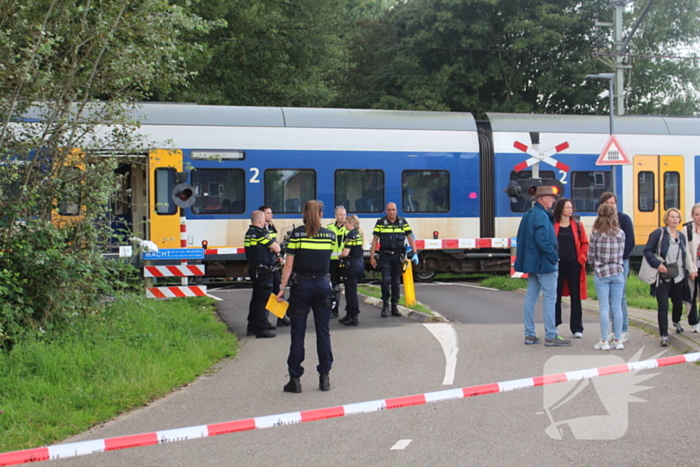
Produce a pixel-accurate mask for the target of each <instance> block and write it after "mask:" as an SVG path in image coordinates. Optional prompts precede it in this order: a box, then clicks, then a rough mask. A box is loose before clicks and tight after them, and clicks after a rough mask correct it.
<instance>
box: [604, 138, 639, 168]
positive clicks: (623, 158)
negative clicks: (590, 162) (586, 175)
mask: <svg viewBox="0 0 700 467" xmlns="http://www.w3.org/2000/svg"><path fill="white" fill-rule="evenodd" d="M631 163H632V162H631V161H630V158H629V157H627V153H626V152H625V150H624V149H622V145H621V144H620V142H619V141H618V140H617V137H616V136H615V135H610V138H608V142H607V143H605V147H603V152H601V153H600V156H599V157H598V160H597V161H596V162H595V165H629V164H631Z"/></svg>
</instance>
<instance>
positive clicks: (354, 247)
mask: <svg viewBox="0 0 700 467" xmlns="http://www.w3.org/2000/svg"><path fill="white" fill-rule="evenodd" d="M345 227H346V228H347V230H348V234H347V235H346V236H345V244H344V245H343V251H342V252H341V253H340V261H345V262H347V267H346V268H345V303H346V304H347V311H348V312H347V315H345V317H343V318H341V319H340V320H339V322H340V323H341V324H344V325H346V326H357V325H359V324H360V320H359V319H358V316H359V314H360V300H359V297H358V296H357V281H358V280H359V279H360V277H362V275H363V274H364V272H365V262H364V259H363V251H362V245H363V244H364V238H365V234H364V232H362V228H361V227H360V218H359V217H357V216H355V215H352V216H348V218H347V220H346V221H345Z"/></svg>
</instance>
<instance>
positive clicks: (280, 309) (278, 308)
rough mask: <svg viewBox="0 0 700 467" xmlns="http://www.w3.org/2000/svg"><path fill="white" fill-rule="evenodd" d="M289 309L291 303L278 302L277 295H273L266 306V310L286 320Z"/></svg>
mask: <svg viewBox="0 0 700 467" xmlns="http://www.w3.org/2000/svg"><path fill="white" fill-rule="evenodd" d="M287 307H289V302H288V301H286V300H283V301H281V302H278V301H277V295H275V294H273V293H271V294H270V298H268V299H267V305H265V309H266V310H267V311H269V312H270V313H272V314H273V315H275V316H277V317H278V318H284V315H286V314H287Z"/></svg>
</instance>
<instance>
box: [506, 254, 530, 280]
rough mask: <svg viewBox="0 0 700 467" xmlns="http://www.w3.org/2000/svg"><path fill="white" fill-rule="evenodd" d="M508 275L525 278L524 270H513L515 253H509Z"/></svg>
mask: <svg viewBox="0 0 700 467" xmlns="http://www.w3.org/2000/svg"><path fill="white" fill-rule="evenodd" d="M510 277H512V278H517V277H521V278H523V279H527V273H526V272H518V271H516V270H515V255H510Z"/></svg>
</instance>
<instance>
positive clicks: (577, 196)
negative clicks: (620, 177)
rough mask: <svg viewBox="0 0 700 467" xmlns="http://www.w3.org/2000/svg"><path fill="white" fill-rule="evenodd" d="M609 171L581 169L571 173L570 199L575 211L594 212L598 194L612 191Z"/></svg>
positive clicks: (597, 202) (598, 199)
mask: <svg viewBox="0 0 700 467" xmlns="http://www.w3.org/2000/svg"><path fill="white" fill-rule="evenodd" d="M610 174H611V172H596V171H587V170H582V171H579V172H572V173H571V200H572V201H573V203H574V211H576V212H596V211H597V210H598V205H599V204H600V195H602V194H603V193H605V192H606V191H612V177H611V176H610Z"/></svg>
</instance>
